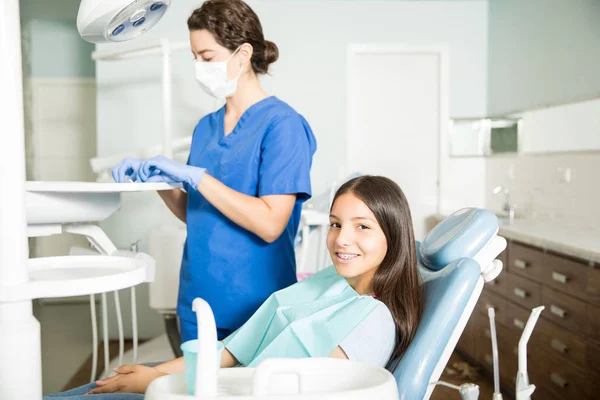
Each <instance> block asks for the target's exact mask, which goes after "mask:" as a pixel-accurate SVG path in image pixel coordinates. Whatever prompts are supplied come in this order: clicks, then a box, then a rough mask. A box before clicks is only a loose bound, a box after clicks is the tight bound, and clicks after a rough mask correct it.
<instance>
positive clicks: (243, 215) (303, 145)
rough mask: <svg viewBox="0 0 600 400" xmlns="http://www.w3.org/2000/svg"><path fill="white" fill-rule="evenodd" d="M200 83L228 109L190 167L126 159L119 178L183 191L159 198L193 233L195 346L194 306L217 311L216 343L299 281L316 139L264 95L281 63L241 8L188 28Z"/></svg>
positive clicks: (206, 13)
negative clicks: (179, 185)
mask: <svg viewBox="0 0 600 400" xmlns="http://www.w3.org/2000/svg"><path fill="white" fill-rule="evenodd" d="M187 23H188V28H189V31H190V42H191V48H192V53H193V54H194V58H195V67H196V78H197V80H198V83H199V84H200V87H201V88H202V89H203V90H204V91H205V92H206V93H208V94H210V95H211V96H214V97H216V98H225V99H226V104H225V106H224V107H222V108H221V109H219V110H217V111H216V112H214V113H212V114H208V115H206V116H205V117H204V118H202V119H201V120H200V122H198V125H197V126H196V128H195V129H194V134H193V138H192V145H191V150H190V155H189V159H188V162H187V165H186V164H182V163H179V162H176V161H173V160H171V159H168V158H165V157H163V156H158V157H155V158H152V159H149V160H145V161H144V160H136V159H125V160H123V161H122V162H121V163H120V164H119V165H118V166H116V167H115V168H114V169H113V177H114V179H115V181H116V182H126V181H127V178H126V176H129V177H131V178H132V179H134V180H136V181H141V182H161V181H166V182H183V184H184V189H185V191H182V190H171V191H160V192H158V193H159V195H160V196H161V197H162V199H163V201H164V202H165V204H166V205H167V207H168V208H169V209H170V210H171V211H172V212H173V214H175V216H177V217H178V218H179V219H180V220H182V221H183V222H185V223H186V225H187V240H186V244H185V248H184V253H183V259H182V261H181V273H180V282H179V296H178V304H177V314H178V316H179V319H180V331H181V339H182V341H187V340H190V339H195V338H196V336H197V328H196V321H195V315H194V314H193V313H192V301H193V299H194V298H196V297H202V298H203V299H205V300H206V301H208V303H209V304H210V306H211V307H212V309H213V311H214V314H215V320H216V323H217V328H218V329H217V333H218V338H219V340H221V339H223V338H225V337H227V336H228V335H230V334H231V333H232V332H233V331H234V330H236V329H237V328H238V327H240V326H241V325H242V324H243V323H244V322H246V320H248V319H249V318H250V316H251V315H252V314H253V313H254V312H255V311H256V309H257V308H258V307H259V306H260V305H261V304H262V303H263V302H264V301H265V300H266V299H267V298H268V297H269V296H270V295H271V294H272V293H273V292H275V291H277V290H280V289H283V288H285V287H287V286H289V285H291V284H293V283H295V282H296V263H295V255H294V237H295V235H296V232H297V230H298V224H299V221H300V212H301V208H302V203H303V202H304V201H305V200H307V199H308V198H310V196H311V185H310V168H311V164H312V157H313V154H314V153H315V151H316V140H315V137H314V136H313V133H312V130H311V128H310V126H309V124H308V122H307V121H306V120H305V119H304V118H303V117H302V116H301V115H300V114H298V113H297V112H296V111H295V110H294V109H293V108H292V107H290V106H289V105H288V104H286V103H284V102H283V101H281V100H279V99H278V98H277V97H274V96H269V95H268V94H267V93H266V92H265V91H264V90H263V88H262V87H261V85H260V82H259V80H258V75H260V74H265V73H267V72H268V68H269V65H270V64H271V63H273V62H275V61H276V60H277V58H278V49H277V46H276V45H275V44H274V43H272V42H269V41H267V40H265V39H264V36H263V32H262V26H261V23H260V21H259V19H258V16H257V15H256V14H255V13H254V11H253V10H252V9H251V8H250V7H249V6H248V5H247V4H246V3H245V2H243V1H241V0H208V1H205V2H204V3H203V4H202V6H201V7H200V8H199V9H197V10H195V11H194V12H193V13H192V15H191V16H190V17H189V19H188V22H187Z"/></svg>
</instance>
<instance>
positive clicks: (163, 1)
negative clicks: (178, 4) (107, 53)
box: [77, 0, 171, 43]
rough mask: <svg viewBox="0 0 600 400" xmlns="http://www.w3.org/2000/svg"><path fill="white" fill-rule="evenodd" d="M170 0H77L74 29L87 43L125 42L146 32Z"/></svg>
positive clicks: (158, 18) (164, 10) (157, 19)
mask: <svg viewBox="0 0 600 400" xmlns="http://www.w3.org/2000/svg"><path fill="white" fill-rule="evenodd" d="M170 5H171V0H81V4H80V5H79V12H78V13H77V30H78V31H79V34H80V35H81V37H82V38H83V39H84V40H85V41H88V42H90V43H103V42H125V41H128V40H131V39H134V38H136V37H138V36H140V35H142V34H143V33H144V32H146V31H148V30H150V29H151V28H152V27H153V26H154V25H156V24H157V23H158V21H159V20H160V19H161V18H162V16H163V15H164V14H165V12H166V11H167V8H169V6H170Z"/></svg>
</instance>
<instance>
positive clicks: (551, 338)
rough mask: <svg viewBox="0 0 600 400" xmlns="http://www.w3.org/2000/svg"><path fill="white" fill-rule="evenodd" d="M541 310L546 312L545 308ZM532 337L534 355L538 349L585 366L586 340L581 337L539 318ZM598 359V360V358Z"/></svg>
mask: <svg viewBox="0 0 600 400" xmlns="http://www.w3.org/2000/svg"><path fill="white" fill-rule="evenodd" d="M543 312H544V313H546V312H547V309H546V310H544V311H543ZM533 338H535V340H532V343H535V344H534V346H532V347H531V351H532V352H533V354H535V355H536V357H537V354H538V352H540V351H541V352H543V353H552V354H554V355H556V356H557V357H559V358H562V359H563V360H565V361H571V362H573V363H574V364H576V365H578V366H580V367H582V368H585V367H586V342H585V339H584V338H583V337H581V336H577V335H576V334H574V333H571V332H569V331H567V330H565V329H564V328H562V327H560V326H557V325H556V324H553V323H552V322H549V321H546V320H545V319H543V318H540V319H539V320H538V322H537V324H536V326H535V328H534V330H533V334H532V339H533ZM599 356H600V354H599ZM598 361H599V362H600V359H599V360H598ZM588 365H589V364H588Z"/></svg>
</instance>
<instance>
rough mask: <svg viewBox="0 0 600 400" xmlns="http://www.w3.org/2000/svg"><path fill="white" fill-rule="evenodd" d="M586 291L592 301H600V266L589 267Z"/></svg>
mask: <svg viewBox="0 0 600 400" xmlns="http://www.w3.org/2000/svg"><path fill="white" fill-rule="evenodd" d="M585 291H586V294H587V300H588V301H589V302H590V303H594V304H599V303H600V268H598V267H596V268H592V267H588V269H587V283H586V288H585Z"/></svg>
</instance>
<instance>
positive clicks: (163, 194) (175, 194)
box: [158, 189, 188, 223]
mask: <svg viewBox="0 0 600 400" xmlns="http://www.w3.org/2000/svg"><path fill="white" fill-rule="evenodd" d="M158 195H159V196H160V198H161V199H162V200H163V201H164V202H165V204H166V205H167V207H168V208H169V210H171V212H172V213H173V214H175V216H176V217H177V218H179V219H180V220H181V221H182V222H184V223H185V222H186V215H187V198H188V195H187V193H186V192H184V191H183V190H179V189H173V190H159V191H158Z"/></svg>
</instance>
